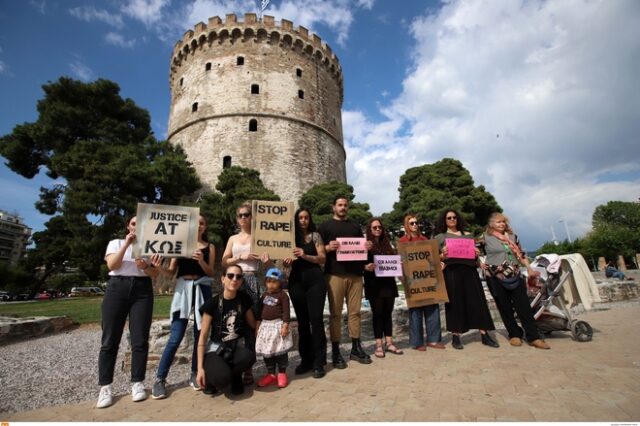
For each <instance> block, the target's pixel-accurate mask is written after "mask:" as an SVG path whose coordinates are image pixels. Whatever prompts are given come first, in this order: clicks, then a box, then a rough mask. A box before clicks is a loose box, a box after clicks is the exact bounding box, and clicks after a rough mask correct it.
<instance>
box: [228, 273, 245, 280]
mask: <svg viewBox="0 0 640 426" xmlns="http://www.w3.org/2000/svg"><path fill="white" fill-rule="evenodd" d="M227 278H229V279H230V280H233V279H236V280H238V281H240V280H241V279H242V274H232V273H231V272H229V273H227Z"/></svg>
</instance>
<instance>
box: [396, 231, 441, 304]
mask: <svg viewBox="0 0 640 426" xmlns="http://www.w3.org/2000/svg"><path fill="white" fill-rule="evenodd" d="M398 254H399V255H400V256H401V258H402V271H403V276H404V280H403V281H404V282H403V285H404V290H405V296H406V300H407V306H408V307H409V308H415V307H418V306H426V305H433V304H436V303H441V302H448V301H449V297H448V295H447V287H446V285H445V283H444V275H443V274H442V268H441V267H440V251H439V248H438V242H437V241H435V240H422V241H412V242H407V243H398Z"/></svg>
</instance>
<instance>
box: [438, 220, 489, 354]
mask: <svg viewBox="0 0 640 426" xmlns="http://www.w3.org/2000/svg"><path fill="white" fill-rule="evenodd" d="M466 228H467V222H466V221H465V220H464V218H463V217H462V216H461V215H460V213H458V212H457V211H456V210H453V209H447V210H444V211H443V212H442V213H441V214H440V216H439V217H438V219H437V220H436V224H435V232H436V234H437V235H436V236H435V239H436V240H437V241H438V244H439V246H440V260H442V261H443V262H444V264H445V268H444V270H443V272H444V280H445V283H446V286H447V294H448V295H449V302H448V303H445V305H444V307H445V313H446V318H447V330H448V331H450V332H451V334H452V335H453V338H452V340H451V345H452V346H453V347H454V348H456V349H464V347H463V346H462V342H461V341H460V334H462V333H466V332H467V331H469V330H470V329H478V330H480V335H481V336H482V337H481V338H482V344H483V345H487V346H490V347H492V348H497V347H499V345H498V342H496V341H495V340H494V339H493V338H492V337H491V335H490V334H489V333H488V332H487V330H495V326H494V325H493V320H492V319H491V313H490V312H489V308H488V306H487V299H486V298H485V296H484V289H483V288H482V282H480V276H479V275H478V271H477V269H476V268H477V261H478V260H477V259H478V254H479V253H480V251H479V250H478V249H477V248H476V247H475V241H474V239H473V236H472V235H471V234H470V233H468V232H465V229H466Z"/></svg>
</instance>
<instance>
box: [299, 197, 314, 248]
mask: <svg viewBox="0 0 640 426" xmlns="http://www.w3.org/2000/svg"><path fill="white" fill-rule="evenodd" d="M302 212H307V214H308V215H309V227H308V229H307V230H308V231H309V232H315V231H316V224H315V223H313V215H311V210H309V209H308V208H306V207H300V208H299V209H298V210H296V212H295V214H294V215H293V221H294V226H295V230H296V247H302V245H303V244H304V234H303V232H302V229H300V222H299V221H298V218H299V216H300V213H302Z"/></svg>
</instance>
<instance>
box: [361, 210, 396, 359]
mask: <svg viewBox="0 0 640 426" xmlns="http://www.w3.org/2000/svg"><path fill="white" fill-rule="evenodd" d="M366 235H367V241H371V249H370V250H369V252H368V259H367V263H366V264H365V265H364V273H363V275H364V296H365V297H366V298H367V300H369V303H370V305H371V316H372V323H373V335H374V337H375V339H376V350H375V352H374V355H375V356H376V357H378V358H384V356H385V352H390V353H392V354H396V355H402V354H403V353H404V352H403V351H402V350H401V349H398V347H397V346H396V345H395V344H394V343H393V323H392V319H391V318H392V314H393V307H394V305H395V301H396V297H398V287H397V286H396V280H395V278H394V277H377V276H376V274H375V263H374V260H375V259H374V256H375V255H394V254H396V251H395V249H394V248H393V247H392V246H391V241H390V240H389V235H388V234H387V232H386V231H385V229H384V226H382V220H381V219H380V218H378V217H374V218H371V219H370V220H369V223H367V232H366ZM383 335H384V338H385V343H386V344H385V346H383V341H382V337H383Z"/></svg>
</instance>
